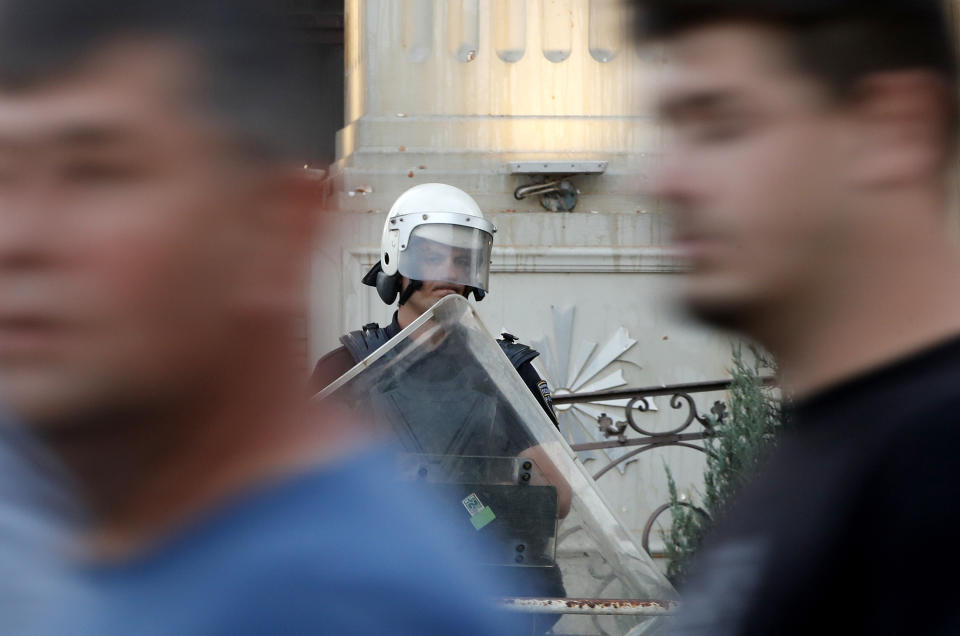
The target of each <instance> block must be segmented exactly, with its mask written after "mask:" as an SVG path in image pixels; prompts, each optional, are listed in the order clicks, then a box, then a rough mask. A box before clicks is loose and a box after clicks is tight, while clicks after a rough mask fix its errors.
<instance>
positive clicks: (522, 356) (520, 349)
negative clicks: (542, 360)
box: [497, 332, 540, 368]
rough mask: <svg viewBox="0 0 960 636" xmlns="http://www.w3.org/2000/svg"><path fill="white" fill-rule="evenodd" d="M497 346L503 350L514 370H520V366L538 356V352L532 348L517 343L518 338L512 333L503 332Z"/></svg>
mask: <svg viewBox="0 0 960 636" xmlns="http://www.w3.org/2000/svg"><path fill="white" fill-rule="evenodd" d="M497 344H498V345H500V348H501V349H503V352H504V353H505V354H506V356H507V358H509V360H510V362H511V364H513V366H514V368H520V366H521V365H523V364H525V363H527V362H530V361H531V360H533V359H534V358H536V357H537V356H539V355H540V352H539V351H537V350H536V349H534V348H533V347H531V346H529V345H525V344H523V343H522V342H519V341H518V338H517V337H516V336H515V335H513V334H512V333H507V332H503V333H502V334H500V338H498V339H497Z"/></svg>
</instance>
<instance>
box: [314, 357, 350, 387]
mask: <svg viewBox="0 0 960 636" xmlns="http://www.w3.org/2000/svg"><path fill="white" fill-rule="evenodd" d="M352 368H353V356H351V355H350V352H349V351H347V348H346V347H340V348H338V349H334V350H333V351H331V352H330V353H328V354H327V355H325V356H323V357H322V358H320V360H319V361H318V362H317V366H316V367H314V369H313V375H311V376H310V386H311V387H312V388H313V389H314V390H315V391H318V392H319V391H322V390H324V389H325V388H327V386H329V385H330V384H331V383H332V382H333V381H334V380H336V379H337V378H339V377H340V376H341V375H343V374H344V373H346V372H347V371H349V370H350V369H352Z"/></svg>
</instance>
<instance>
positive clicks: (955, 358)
mask: <svg viewBox="0 0 960 636" xmlns="http://www.w3.org/2000/svg"><path fill="white" fill-rule="evenodd" d="M638 5H639V7H640V9H641V13H640V15H641V18H640V22H639V24H640V25H641V29H642V31H643V32H644V34H645V35H646V36H648V37H652V38H655V39H658V40H661V41H662V42H663V43H664V44H665V49H666V59H667V60H668V70H667V72H666V73H665V75H664V82H663V85H662V86H661V87H660V90H659V94H658V96H657V103H658V109H659V112H660V114H661V115H662V117H663V119H664V120H665V123H666V124H667V126H668V128H669V129H670V138H671V140H672V145H671V147H670V148H669V149H668V152H667V154H666V156H665V157H664V159H663V162H662V164H661V166H660V170H659V174H658V176H657V178H656V179H655V186H654V187H655V191H656V194H657V195H658V196H659V197H660V198H661V199H662V200H663V201H664V202H665V203H666V204H667V205H668V207H669V208H670V210H671V211H672V212H673V214H674V217H675V222H676V236H675V243H676V246H677V247H678V249H679V251H680V252H681V253H682V255H683V256H684V257H685V259H686V260H687V262H688V265H689V267H690V272H689V274H688V275H687V276H686V277H685V280H684V283H683V297H684V300H685V302H686V305H687V306H688V307H689V308H690V310H691V311H692V312H693V313H695V314H696V315H698V316H700V317H701V318H703V319H704V320H706V321H708V322H710V323H712V324H715V325H719V326H721V327H726V328H732V329H735V330H738V331H741V332H743V333H746V334H747V335H749V336H752V337H754V338H756V339H757V340H759V341H760V342H761V343H762V344H763V345H765V346H766V347H767V348H768V349H769V350H770V351H771V352H772V353H774V354H775V355H776V357H777V359H778V361H779V363H780V368H781V370H782V373H783V377H782V380H783V388H784V390H785V393H786V397H787V398H788V404H789V406H788V408H787V413H786V417H787V420H788V432H787V433H786V434H785V436H784V438H783V439H782V440H781V443H780V445H779V448H778V449H777V451H776V452H775V454H774V455H773V457H771V458H770V460H769V462H768V464H767V468H766V469H765V472H764V473H763V474H762V475H760V476H759V477H758V478H757V480H756V481H755V483H754V484H753V485H752V486H751V487H749V488H747V489H746V492H743V493H742V494H741V497H740V499H739V501H738V503H737V504H736V505H735V506H734V507H733V510H732V511H730V512H729V515H728V517H727V518H726V519H724V520H722V521H721V523H720V526H719V530H718V531H717V533H716V534H715V536H713V537H712V538H711V539H710V540H709V541H708V544H707V546H706V547H705V549H704V550H703V552H702V553H701V555H700V561H699V567H698V568H695V572H694V574H693V577H692V579H691V583H690V584H689V586H688V588H687V589H686V590H685V598H686V610H685V612H684V616H683V617H682V618H681V620H680V621H679V624H678V625H677V626H676V628H677V631H678V632H679V633H683V634H710V635H712V636H717V635H725V634H810V633H820V632H831V633H845V634H846V633H870V634H932V633H938V634H947V633H958V632H960V610H958V608H957V604H956V597H957V594H958V593H960V586H958V583H957V578H956V576H955V572H956V571H957V569H958V568H960V557H958V556H957V552H956V550H953V549H951V548H950V545H951V544H952V543H953V541H952V539H953V536H954V534H955V532H956V528H957V526H958V522H960V508H958V507H957V506H956V505H955V504H954V499H955V495H956V487H955V486H954V483H955V465H956V459H955V449H956V448H957V447H958V446H960V415H958V413H960V391H958V390H957V387H958V386H960V336H958V335H960V261H958V256H957V253H956V250H955V249H954V247H953V246H952V245H951V244H950V241H949V238H948V236H947V230H946V221H947V209H948V201H949V198H950V197H949V189H948V184H949V181H950V180H949V176H950V173H951V171H953V170H955V166H956V164H955V154H954V151H955V139H956V133H957V107H956V106H957V104H956V101H957V83H956V77H955V74H956V62H955V58H954V48H953V42H952V41H951V37H950V32H951V31H952V28H950V27H949V26H948V24H947V22H946V18H945V16H946V13H945V7H942V6H941V5H940V3H938V2H933V1H931V0H887V1H883V2H876V1H866V0H830V1H827V0H662V1H661V0H646V1H641V2H638ZM953 214H955V212H953ZM908 597H911V598H916V599H917V603H916V604H908V603H905V602H904V600H905V599H906V598H908Z"/></svg>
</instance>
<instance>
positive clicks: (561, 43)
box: [540, 0, 574, 63]
mask: <svg viewBox="0 0 960 636" xmlns="http://www.w3.org/2000/svg"><path fill="white" fill-rule="evenodd" d="M541 2H542V3H543V4H542V6H541V14H540V33H541V36H540V42H541V49H542V51H543V56H544V57H545V58H547V59H548V60H550V61H551V62H554V63H559V62H563V61H564V60H566V59H567V58H568V57H570V53H571V51H572V48H573V28H574V25H573V1H572V0H541Z"/></svg>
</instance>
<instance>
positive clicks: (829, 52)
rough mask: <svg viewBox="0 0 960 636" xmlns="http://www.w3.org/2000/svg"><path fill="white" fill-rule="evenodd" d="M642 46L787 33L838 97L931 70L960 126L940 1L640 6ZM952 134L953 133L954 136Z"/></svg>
mask: <svg viewBox="0 0 960 636" xmlns="http://www.w3.org/2000/svg"><path fill="white" fill-rule="evenodd" d="M635 4H636V5H637V6H638V9H639V10H638V11H637V12H636V22H635V27H636V33H637V35H638V36H639V37H640V38H641V39H654V40H656V39H661V38H670V37H673V36H675V35H677V34H679V33H682V32H684V31H688V30H690V29H694V28H697V27H700V26H706V25H710V24H715V23H719V22H733V21H751V22H759V23H764V24H767V25H770V26H773V27H776V28H780V29H782V32H783V35H784V37H785V38H786V41H787V43H788V46H789V48H790V53H791V57H792V60H793V62H794V63H795V64H796V65H797V68H798V70H800V71H801V72H803V73H807V74H809V75H811V76H813V77H815V78H817V79H818V80H819V81H820V82H822V83H823V84H824V85H825V86H826V87H827V88H828V89H830V91H831V93H832V94H833V95H834V96H835V97H837V98H841V99H842V98H844V97H846V96H848V95H849V94H850V91H852V90H853V89H854V88H855V86H856V84H857V82H858V81H859V80H860V79H862V78H863V77H864V76H865V75H868V74H870V73H874V72H878V71H894V70H912V69H924V70H927V71H933V72H935V73H937V74H938V75H939V76H940V78H941V79H942V80H943V82H944V87H945V89H946V90H945V91H944V97H945V98H946V99H949V100H950V108H951V113H952V114H953V117H952V121H951V125H952V127H953V129H954V130H953V131H955V130H956V125H957V124H956V122H957V114H956V111H957V98H956V93H957V60H956V53H955V42H954V39H953V36H952V30H951V28H950V26H949V24H948V20H947V13H946V8H945V7H944V6H943V3H942V2H940V1H938V0H637V1H636V3H635ZM953 131H952V132H953Z"/></svg>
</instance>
